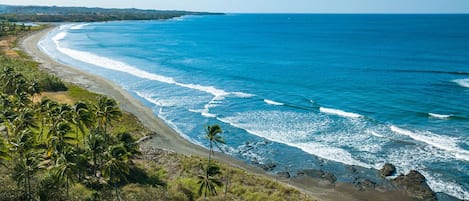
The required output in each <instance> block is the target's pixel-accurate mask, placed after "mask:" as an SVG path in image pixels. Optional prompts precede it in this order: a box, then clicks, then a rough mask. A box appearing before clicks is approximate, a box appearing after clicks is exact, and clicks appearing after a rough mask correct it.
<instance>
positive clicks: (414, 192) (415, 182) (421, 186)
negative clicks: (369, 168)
mask: <svg viewBox="0 0 469 201" xmlns="http://www.w3.org/2000/svg"><path fill="white" fill-rule="evenodd" d="M393 181H394V183H395V184H397V185H398V186H400V187H403V188H404V189H405V190H406V191H407V193H408V194H409V195H410V196H412V197H414V198H415V199H417V200H435V201H436V194H435V192H433V191H432V189H431V188H430V187H429V186H428V184H427V182H426V179H425V177H424V176H423V175H422V174H420V172H418V171H416V170H411V171H410V172H409V174H407V175H403V174H401V175H399V176H398V177H397V178H395V179H394V180H393Z"/></svg>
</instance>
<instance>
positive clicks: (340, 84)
mask: <svg viewBox="0 0 469 201" xmlns="http://www.w3.org/2000/svg"><path fill="white" fill-rule="evenodd" d="M39 47H40V48H41V50H42V51H44V52H46V53H48V54H49V55H50V56H51V57H53V58H54V59H56V60H58V61H60V62H62V63H65V64H69V65H71V66H74V67H76V68H79V69H81V70H84V71H87V72H90V73H93V74H97V75H100V76H102V77H104V78H107V79H109V80H111V81H113V82H115V83H116V84H118V85H119V86H121V87H122V88H124V89H126V90H127V91H129V92H130V93H131V94H132V95H133V96H134V97H135V98H137V99H139V100H141V101H142V102H143V103H144V104H145V105H146V106H148V107H150V108H151V109H152V110H153V112H154V114H155V115H156V116H158V117H160V118H161V119H163V120H164V121H166V123H167V124H168V125H169V126H171V127H172V128H174V129H175V130H176V131H178V132H179V133H180V134H181V135H182V136H183V137H185V138H187V139H188V140H190V141H192V142H194V143H195V144H198V145H201V146H205V147H207V146H208V141H207V140H206V139H205V138H204V126H206V125H211V124H219V125H220V126H221V127H222V129H223V130H224V133H223V134H222V136H223V137H224V138H225V140H226V142H227V143H226V145H223V146H221V148H222V151H223V152H225V153H227V154H229V155H232V156H234V157H236V158H239V159H241V160H244V161H246V162H247V163H250V164H252V165H259V164H275V165H276V167H275V168H274V169H273V170H272V173H276V172H282V171H290V172H292V173H294V172H296V171H298V170H302V169H323V170H326V171H332V172H334V173H335V174H336V177H337V178H338V180H339V181H344V182H352V181H353V180H354V176H353V174H351V171H355V172H356V168H358V169H360V170H361V171H358V172H359V173H358V174H360V177H364V178H370V179H372V180H374V181H377V182H379V180H380V179H379V176H377V174H376V171H375V169H380V168H381V167H382V165H383V164H384V163H386V162H389V163H392V164H394V165H396V167H397V171H398V173H399V174H400V173H407V172H409V171H410V170H412V169H415V170H418V171H420V172H421V173H422V174H423V175H424V176H425V177H426V178H427V180H428V184H429V186H430V187H431V188H432V189H433V190H434V191H435V192H438V195H439V197H440V198H441V199H449V198H447V197H446V196H444V194H448V195H451V196H453V197H456V198H459V199H469V15H327V14H324V15H323V14H316V15H308V14H228V15H221V16H184V17H180V18H174V19H171V20H166V21H119V22H100V23H80V24H65V25H62V26H60V27H58V28H57V29H55V30H54V31H52V32H50V33H49V35H48V36H47V37H45V38H43V39H42V40H41V42H40V43H39ZM350 167H355V168H350ZM354 174H355V173H354Z"/></svg>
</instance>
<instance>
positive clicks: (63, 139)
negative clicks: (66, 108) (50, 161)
mask: <svg viewBox="0 0 469 201" xmlns="http://www.w3.org/2000/svg"><path fill="white" fill-rule="evenodd" d="M55 127H56V128H52V130H54V135H52V136H51V137H50V138H49V149H48V151H47V156H49V157H50V156H57V157H58V156H60V154H64V153H65V152H66V150H67V147H69V146H72V144H70V142H69V141H72V140H74V139H73V137H70V136H67V134H68V133H69V131H70V130H71V128H70V124H68V123H66V122H61V123H59V124H57V125H55Z"/></svg>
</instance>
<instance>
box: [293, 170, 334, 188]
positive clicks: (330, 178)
mask: <svg viewBox="0 0 469 201" xmlns="http://www.w3.org/2000/svg"><path fill="white" fill-rule="evenodd" d="M297 175H298V176H308V177H312V178H317V179H322V180H324V181H327V182H329V184H334V183H335V182H336V181H337V178H336V177H335V175H334V174H332V173H330V172H324V171H322V170H314V169H307V170H300V171H298V172H297Z"/></svg>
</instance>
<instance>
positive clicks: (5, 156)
mask: <svg viewBox="0 0 469 201" xmlns="http://www.w3.org/2000/svg"><path fill="white" fill-rule="evenodd" d="M10 159H11V156H10V152H9V150H8V144H6V143H5V140H4V139H3V137H0V165H4V164H3V161H6V160H10Z"/></svg>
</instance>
